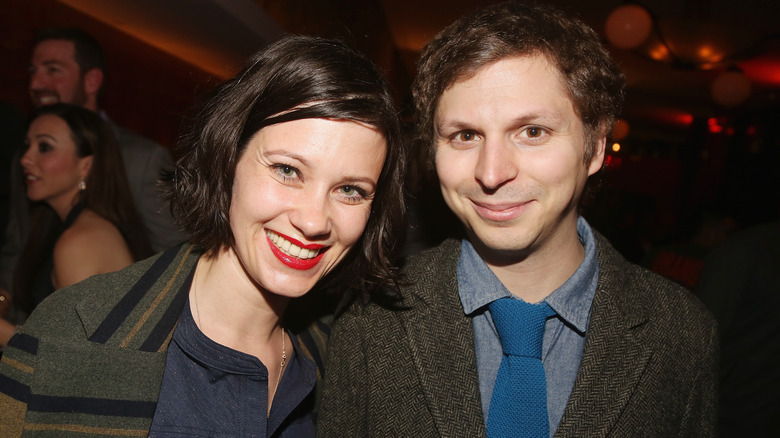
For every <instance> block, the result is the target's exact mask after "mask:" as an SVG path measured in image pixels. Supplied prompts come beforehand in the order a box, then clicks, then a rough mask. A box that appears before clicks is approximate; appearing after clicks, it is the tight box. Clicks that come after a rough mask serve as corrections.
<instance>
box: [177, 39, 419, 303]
mask: <svg viewBox="0 0 780 438" xmlns="http://www.w3.org/2000/svg"><path fill="white" fill-rule="evenodd" d="M308 118H324V119H334V120H349V121H355V122H360V123H364V124H367V125H370V126H372V127H375V128H377V129H378V130H379V131H380V132H381V133H382V134H383V135H384V137H385V140H386V141H387V155H386V157H385V162H384V167H383V168H382V172H381V174H380V177H379V183H378V187H377V191H376V195H375V197H374V200H373V203H372V208H371V215H370V217H369V219H368V223H367V224H366V229H365V232H364V234H363V236H362V238H361V240H360V241H359V242H358V243H357V244H356V245H355V248H353V249H352V251H350V253H349V255H348V256H347V258H345V259H344V260H343V261H342V262H341V264H340V265H339V267H337V268H336V269H335V270H334V272H332V273H331V274H330V275H328V279H329V281H326V283H328V284H333V283H332V282H333V281H338V284H339V287H340V288H353V289H357V290H361V291H367V290H369V289H372V286H376V285H378V284H382V283H387V282H390V283H393V284H395V279H396V270H395V268H394V267H393V264H392V262H391V260H392V259H393V257H394V254H395V252H396V250H397V245H398V244H399V243H402V242H399V240H400V239H399V233H401V232H402V229H403V224H404V211H405V208H404V199H403V179H404V172H405V163H406V152H405V149H406V148H405V146H404V144H403V142H402V141H401V135H400V128H399V124H398V118H397V113H396V109H395V107H394V105H393V99H392V96H391V93H390V91H389V87H388V85H387V82H386V81H385V79H384V78H383V77H382V75H381V74H380V73H379V71H378V70H377V68H376V67H375V66H374V64H373V63H372V62H371V61H369V60H368V59H367V58H366V57H364V56H363V55H361V54H360V53H358V52H356V51H355V50H353V49H352V48H350V47H348V46H347V45H345V44H344V43H341V42H338V41H332V40H326V39H321V38H316V37H306V36H290V37H285V38H283V39H281V40H279V41H277V42H275V43H273V44H271V45H269V46H268V47H266V48H264V49H263V50H261V51H259V52H258V53H256V54H255V55H254V56H253V57H252V58H251V59H250V60H249V62H248V63H247V65H246V66H245V67H244V69H243V70H242V71H241V72H240V73H239V74H238V75H237V76H236V77H234V78H232V79H230V80H228V81H226V82H225V83H223V84H222V85H220V86H219V87H217V88H216V89H215V90H213V91H212V92H211V93H210V95H209V96H207V98H206V99H205V101H204V102H203V103H202V105H201V106H200V108H199V110H198V111H197V112H196V113H195V116H194V117H193V118H192V120H191V122H190V123H191V126H190V127H189V129H187V130H186V133H185V134H184V135H183V136H182V137H181V138H180V140H179V141H178V142H177V144H176V145H175V147H174V149H173V155H174V158H175V161H176V166H175V169H174V171H173V172H172V173H169V174H167V175H166V176H165V178H164V180H165V181H166V182H167V183H168V192H167V194H168V198H169V199H170V201H171V210H172V213H173V215H174V217H175V218H176V220H177V222H178V223H179V225H180V226H181V227H182V228H183V229H184V230H185V231H187V232H188V233H190V236H191V238H190V241H191V243H193V244H195V245H198V246H200V247H201V248H202V249H203V250H204V251H205V255H206V256H213V255H215V254H216V253H217V252H218V251H219V250H220V249H222V248H225V247H231V246H232V245H234V237H233V233H232V231H231V229H230V220H229V212H230V203H231V196H232V189H233V179H234V178H235V173H236V164H237V163H238V161H239V159H240V157H241V155H242V153H243V152H244V150H245V149H246V146H247V143H248V142H249V140H250V139H251V138H252V136H254V135H255V134H256V133H257V132H258V131H260V130H261V129H263V128H264V127H266V126H270V125H274V124H277V123H284V122H288V121H292V120H300V119H308Z"/></svg>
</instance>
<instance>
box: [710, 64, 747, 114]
mask: <svg viewBox="0 0 780 438" xmlns="http://www.w3.org/2000/svg"><path fill="white" fill-rule="evenodd" d="M750 88H751V86H750V79H748V78H747V76H745V74H744V73H742V72H741V71H732V70H727V71H725V72H723V73H721V74H720V75H718V77H716V78H715V80H714V81H713V82H712V88H711V92H712V98H713V99H714V100H715V102H717V103H719V104H721V105H723V106H735V105H739V104H740V103H742V102H744V101H745V100H746V99H747V98H748V96H750Z"/></svg>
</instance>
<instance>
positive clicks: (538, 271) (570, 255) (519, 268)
mask: <svg viewBox="0 0 780 438" xmlns="http://www.w3.org/2000/svg"><path fill="white" fill-rule="evenodd" d="M584 258H585V248H584V247H583V246H582V243H581V242H580V240H579V236H578V234H577V230H576V228H575V229H574V230H572V231H571V232H569V233H568V234H567V235H566V236H565V238H563V239H557V241H553V242H548V244H546V245H544V246H542V247H539V248H530V249H529V250H528V251H527V252H526V254H525V255H523V256H521V257H518V258H517V260H516V261H515V262H513V263H502V264H494V263H491V262H490V261H488V260H487V259H486V260H485V262H486V263H487V265H488V267H489V268H490V270H491V271H493V273H494V274H495V275H496V277H498V279H499V280H501V283H503V284H504V286H505V287H506V288H507V290H509V292H511V293H512V294H513V295H515V296H516V297H519V298H522V299H523V300H524V301H526V302H529V303H536V302H539V301H541V300H543V299H545V298H546V297H547V296H548V295H550V294H551V293H553V292H554V291H555V290H556V289H558V288H559V287H560V286H561V285H562V284H563V283H565V282H566V280H568V279H569V277H571V276H572V274H574V272H575V271H576V270H577V268H579V266H580V264H582V261H583V260H584ZM483 259H484V257H483Z"/></svg>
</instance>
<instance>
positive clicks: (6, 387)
mask: <svg viewBox="0 0 780 438" xmlns="http://www.w3.org/2000/svg"><path fill="white" fill-rule="evenodd" d="M37 352H38V339H37V338H35V337H33V336H30V335H28V334H27V333H24V332H19V333H17V334H16V335H14V336H13V337H12V338H11V340H10V341H9V342H8V346H7V347H6V350H5V352H4V353H3V360H2V362H0V436H3V437H17V436H21V434H22V429H23V427H24V421H25V417H26V414H27V403H28V402H29V399H30V386H31V385H32V379H33V373H34V372H35V364H36V354H37Z"/></svg>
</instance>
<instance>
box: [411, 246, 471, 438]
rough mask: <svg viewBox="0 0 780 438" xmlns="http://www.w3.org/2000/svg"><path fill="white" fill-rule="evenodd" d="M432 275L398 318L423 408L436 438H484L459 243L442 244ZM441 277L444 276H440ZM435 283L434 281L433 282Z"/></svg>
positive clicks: (416, 289)
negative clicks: (459, 270) (459, 269)
mask: <svg viewBox="0 0 780 438" xmlns="http://www.w3.org/2000/svg"><path fill="white" fill-rule="evenodd" d="M439 248H440V250H441V251H439V255H441V257H442V259H441V260H435V261H434V262H433V263H430V264H428V266H429V267H428V269H431V270H432V271H435V272H427V273H423V276H419V275H418V276H415V277H414V278H424V279H428V280H425V281H422V282H420V283H418V284H417V285H415V286H414V287H412V289H411V291H412V294H411V296H408V297H407V299H406V304H407V305H409V307H410V309H409V310H408V311H405V312H404V313H407V312H408V313H407V314H406V315H405V317H404V318H401V321H402V324H404V329H405V330H406V335H407V339H408V340H409V345H410V348H411V352H412V360H413V362H414V366H415V368H416V370H417V372H418V375H419V377H420V385H421V387H422V388H421V389H422V392H423V394H424V395H425V397H426V402H427V405H428V408H429V410H430V412H431V414H432V415H433V419H434V422H435V423H436V426H437V428H438V430H439V433H440V435H441V436H476V437H481V436H485V426H484V420H483V416H482V406H481V399H480V393H479V380H478V376H477V362H476V356H475V349H474V330H473V328H472V325H471V320H470V319H469V318H467V317H466V316H465V315H464V314H463V307H462V306H461V303H460V298H459V296H458V283H457V274H456V272H457V269H456V264H457V260H458V257H459V254H460V244H459V242H457V241H449V242H447V244H445V245H441V246H440V247H439ZM442 273H446V274H444V278H442V277H443V275H442ZM432 279H435V280H432Z"/></svg>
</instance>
